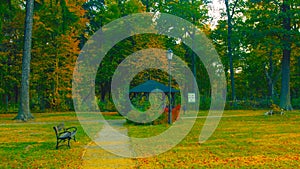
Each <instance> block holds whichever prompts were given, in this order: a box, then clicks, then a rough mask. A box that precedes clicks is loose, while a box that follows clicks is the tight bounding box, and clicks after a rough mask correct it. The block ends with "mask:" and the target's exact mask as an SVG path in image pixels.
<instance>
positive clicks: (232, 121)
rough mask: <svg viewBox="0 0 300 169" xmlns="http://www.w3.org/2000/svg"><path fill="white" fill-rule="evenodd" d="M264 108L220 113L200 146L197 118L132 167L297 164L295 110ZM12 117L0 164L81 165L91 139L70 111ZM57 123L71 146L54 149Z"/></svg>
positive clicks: (2, 120)
mask: <svg viewBox="0 0 300 169" xmlns="http://www.w3.org/2000/svg"><path fill="white" fill-rule="evenodd" d="M263 112H264V111H260V110H259V111H248V110H247V111H245V110H239V111H225V112H224V117H223V118H222V119H221V121H220V124H219V126H218V128H217V129H216V131H215V132H214V134H213V136H212V137H211V138H210V139H209V140H207V141H206V142H205V143H203V144H199V143H198V138H199V134H200V131H201V128H202V125H203V123H204V121H205V119H204V118H199V119H197V121H196V123H195V125H194V127H193V129H192V131H191V132H190V133H189V134H188V136H187V137H186V138H185V139H184V140H182V141H181V142H180V143H179V144H178V145H177V146H176V147H174V148H173V149H171V150H169V151H168V152H166V153H163V154H160V155H159V156H156V157H151V158H140V159H136V160H135V161H136V162H137V168H208V167H210V168H237V167H239V168H278V167H280V168H299V167H300V146H299V145H300V129H299V127H300V111H293V112H288V114H287V115H286V116H280V115H276V116H263ZM206 113H207V112H200V115H205V114H206ZM14 116H15V114H0V135H1V137H0V157H1V163H0V168H81V167H82V154H83V152H84V146H86V145H87V144H88V143H89V142H90V139H89V137H88V136H87V135H86V134H85V133H84V131H83V129H82V128H81V126H80V124H79V122H78V121H77V118H76V114H75V113H73V112H69V113H43V114H34V116H35V118H36V119H35V120H34V121H32V122H29V123H20V122H15V121H12V120H11V119H12V118H13V117H14ZM226 116H228V117H226ZM106 118H107V119H117V118H119V117H118V116H115V115H107V116H106ZM60 122H64V123H65V126H66V127H68V126H76V127H77V128H78V133H77V135H76V136H77V139H78V142H73V141H71V149H69V148H68V147H67V146H62V147H60V148H59V150H56V149H55V143H56V139H55V134H54V131H53V129H52V127H53V126H54V125H56V124H59V123H60ZM126 126H127V128H128V134H129V136H134V137H149V136H151V135H157V134H158V133H160V132H162V131H164V130H165V129H167V128H168V126H167V125H157V126H134V125H126Z"/></svg>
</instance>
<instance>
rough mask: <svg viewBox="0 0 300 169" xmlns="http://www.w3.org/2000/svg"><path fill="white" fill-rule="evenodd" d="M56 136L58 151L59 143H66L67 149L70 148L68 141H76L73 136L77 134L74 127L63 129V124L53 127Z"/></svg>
mask: <svg viewBox="0 0 300 169" xmlns="http://www.w3.org/2000/svg"><path fill="white" fill-rule="evenodd" d="M53 129H54V131H55V134H56V149H58V146H59V143H61V142H65V141H68V147H69V148H70V140H71V139H73V140H74V141H76V138H75V135H76V132H77V128H76V127H69V128H65V126H64V124H63V123H62V124H59V125H57V126H54V127H53Z"/></svg>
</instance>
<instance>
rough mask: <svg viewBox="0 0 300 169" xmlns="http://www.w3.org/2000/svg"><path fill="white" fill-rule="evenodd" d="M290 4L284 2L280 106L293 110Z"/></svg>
mask: <svg viewBox="0 0 300 169" xmlns="http://www.w3.org/2000/svg"><path fill="white" fill-rule="evenodd" d="M289 10H290V6H289V5H288V4H287V2H286V1H283V4H282V11H281V12H282V13H284V14H285V15H283V16H284V18H283V22H282V26H283V28H284V30H285V35H284V36H283V38H282V43H283V57H282V77H281V92H280V107H281V108H283V109H286V110H292V109H293V108H292V104H291V96H290V62H291V50H292V49H291V47H292V45H291V37H290V36H291V35H290V34H289V32H290V31H291V18H290V16H289V14H288V13H289Z"/></svg>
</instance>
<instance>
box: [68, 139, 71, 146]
mask: <svg viewBox="0 0 300 169" xmlns="http://www.w3.org/2000/svg"><path fill="white" fill-rule="evenodd" d="M70 140H71V139H70V138H69V139H68V147H69V148H71V147H70Z"/></svg>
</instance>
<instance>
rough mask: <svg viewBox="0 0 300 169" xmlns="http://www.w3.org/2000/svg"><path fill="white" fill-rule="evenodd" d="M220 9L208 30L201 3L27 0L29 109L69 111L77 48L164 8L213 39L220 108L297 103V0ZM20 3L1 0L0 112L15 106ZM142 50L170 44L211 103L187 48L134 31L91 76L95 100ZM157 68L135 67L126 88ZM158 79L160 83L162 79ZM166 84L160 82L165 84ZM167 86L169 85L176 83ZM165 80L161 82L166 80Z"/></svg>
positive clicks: (205, 103)
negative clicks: (220, 75) (108, 27)
mask: <svg viewBox="0 0 300 169" xmlns="http://www.w3.org/2000/svg"><path fill="white" fill-rule="evenodd" d="M220 3H223V4H224V6H225V9H224V11H223V12H222V17H221V18H220V20H219V21H218V25H217V26H216V27H213V26H212V25H210V24H209V23H210V22H209V21H210V20H211V19H212V18H211V17H210V16H209V15H208V8H209V2H208V1H206V0H191V1H185V0H179V1H154V0H109V1H106V0H89V1H86V0H77V1H67V0H59V1H58V0H36V1H34V11H33V26H32V47H31V61H30V78H29V86H30V90H29V98H30V108H31V109H32V111H36V112H45V111H70V110H73V101H72V86H71V83H72V73H73V69H74V65H75V62H76V59H77V57H78V55H79V53H80V50H81V48H82V47H83V46H84V44H85V43H86V42H87V40H88V39H89V37H90V36H92V35H93V34H94V33H95V32H96V31H97V30H98V29H99V28H101V27H102V26H103V25H105V24H107V23H109V22H111V21H113V20H115V19H118V18H120V17H122V16H126V15H128V14H132V13H139V12H164V13H170V14H173V15H176V16H179V17H181V18H183V19H186V20H188V21H190V22H191V23H193V24H194V25H196V26H197V27H198V28H199V29H200V30H202V31H203V32H204V33H205V34H206V35H207V36H208V37H209V38H210V39H211V41H212V42H213V44H214V45H215V48H216V50H217V51H218V53H219V56H220V58H221V60H222V62H223V65H224V69H225V73H226V78H227V83H228V96H227V98H228V105H227V108H228V109H231V108H249V107H250V108H253V107H254V108H267V106H268V105H270V104H271V103H276V104H279V105H280V106H281V107H282V108H284V109H287V110H291V109H293V108H300V107H299V105H300V56H299V53H300V48H299V45H300V33H299V32H300V27H299V25H300V19H299V13H300V4H299V2H298V1H297V0H289V1H288V0H280V1H278V0H267V1H260V0H233V1H228V0H220ZM25 9H26V3H25V1H19V0H6V1H2V2H1V3H0V16H1V18H0V29H1V33H0V41H1V45H0V100H1V102H0V106H1V107H0V111H1V112H16V111H18V107H19V103H20V99H21V79H22V56H23V52H24V51H23V47H24V31H25V30H24V29H25V26H24V20H25V16H26V12H25V11H26V10H25ZM146 48H162V49H167V48H172V49H173V51H174V53H175V54H176V55H177V56H179V57H181V58H182V59H184V60H185V61H186V62H187V63H188V65H189V66H190V68H191V70H192V71H193V73H194V74H195V76H196V78H197V82H198V84H199V85H198V86H199V90H200V94H201V96H200V97H201V99H200V100H201V104H200V106H201V108H203V109H208V108H209V104H210V99H209V98H210V84H209V77H208V75H207V72H206V70H205V67H204V65H203V64H202V62H201V61H200V60H199V59H198V58H197V57H195V54H194V53H193V52H192V51H191V49H190V48H189V47H187V46H186V45H184V44H182V43H179V44H178V43H176V39H172V38H168V37H165V36H159V35H151V34H150V35H149V34H146V35H135V36H132V37H130V38H127V39H124V40H123V41H122V42H120V43H118V44H117V45H116V46H114V47H113V48H112V49H111V50H110V51H109V53H108V54H107V56H106V57H105V58H104V60H103V61H102V63H101V65H100V67H101V68H100V69H99V70H98V74H97V78H96V81H95V83H96V94H97V97H98V100H99V105H100V106H102V107H103V108H106V109H111V110H113V109H114V106H113V103H112V101H111V93H110V84H111V78H112V75H113V73H114V70H115V69H116V68H117V66H118V64H119V63H121V61H122V60H123V59H125V58H126V57H127V56H128V55H130V54H132V53H134V52H136V51H139V50H141V49H146ZM164 76H166V74H163V73H159V70H155V69H153V70H149V71H145V72H141V73H139V74H138V76H136V78H135V79H134V81H133V82H132V85H137V84H139V83H141V82H143V81H145V80H147V79H149V78H151V79H153V80H158V81H161V79H164ZM161 82H163V83H165V82H164V81H161ZM166 82H167V81H166ZM172 83H173V84H174V86H173V87H175V88H176V84H175V82H172ZM165 84H167V83H165Z"/></svg>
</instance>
